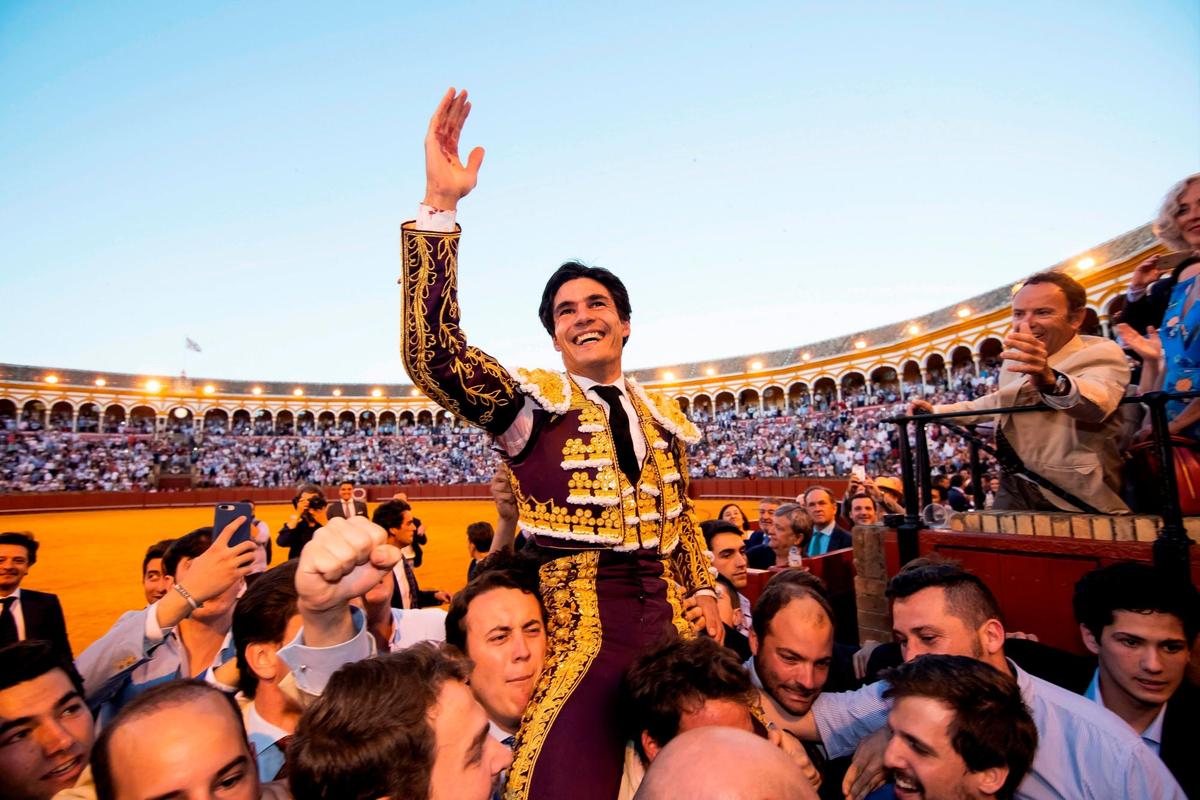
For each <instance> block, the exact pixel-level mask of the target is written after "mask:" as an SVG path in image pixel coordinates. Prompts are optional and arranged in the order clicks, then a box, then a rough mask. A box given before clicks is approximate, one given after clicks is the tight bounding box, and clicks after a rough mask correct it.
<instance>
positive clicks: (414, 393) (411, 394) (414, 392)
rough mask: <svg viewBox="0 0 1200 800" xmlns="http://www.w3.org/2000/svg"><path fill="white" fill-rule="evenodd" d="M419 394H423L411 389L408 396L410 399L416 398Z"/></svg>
mask: <svg viewBox="0 0 1200 800" xmlns="http://www.w3.org/2000/svg"><path fill="white" fill-rule="evenodd" d="M419 394H421V393H420V392H419V391H417V390H416V389H410V390H409V391H408V396H409V397H416V396H417V395H419Z"/></svg>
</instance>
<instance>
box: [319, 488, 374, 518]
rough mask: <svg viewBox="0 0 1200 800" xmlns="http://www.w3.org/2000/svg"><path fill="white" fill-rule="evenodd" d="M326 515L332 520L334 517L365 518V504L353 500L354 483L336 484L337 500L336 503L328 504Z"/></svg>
mask: <svg viewBox="0 0 1200 800" xmlns="http://www.w3.org/2000/svg"><path fill="white" fill-rule="evenodd" d="M326 515H327V516H328V517H329V518H330V519H332V518H334V517H345V518H346V519H350V518H351V517H365V516H367V504H366V502H364V501H362V500H356V499H355V498H354V482H353V481H348V480H347V481H342V482H341V483H339V484H338V499H337V501H336V502H333V503H330V504H329V508H328V509H326Z"/></svg>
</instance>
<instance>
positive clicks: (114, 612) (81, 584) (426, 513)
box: [0, 500, 757, 653]
mask: <svg viewBox="0 0 1200 800" xmlns="http://www.w3.org/2000/svg"><path fill="white" fill-rule="evenodd" d="M724 503H725V501H721V500H701V501H699V502H698V503H697V509H696V511H697V517H698V518H699V519H708V518H710V517H713V516H715V515H716V513H717V511H718V510H719V509H720V507H721V506H722V505H724ZM740 505H741V507H742V510H743V511H745V512H746V513H748V514H750V515H755V514H756V510H755V509H756V508H757V506H756V501H754V500H748V501H742V502H740ZM373 509H374V506H372V510H373ZM414 511H415V512H416V514H417V516H418V517H420V518H421V520H422V521H423V522H424V523H425V526H426V533H427V534H428V536H429V544H428V545H426V546H425V560H424V563H423V564H422V566H421V569H420V570H418V571H417V578H418V580H420V582H421V588H422V589H444V590H446V591H448V592H455V591H457V590H458V589H461V588H462V586H463V584H464V583H465V582H466V574H467V558H468V556H467V545H466V528H467V525H469V524H470V523H472V522H475V521H477V520H488V521H491V522H493V523H494V522H495V516H496V511H495V508H494V507H493V506H492V504H491V503H490V502H484V501H443V502H422V503H419V504H418V505H417V506H416V507H415V508H414ZM257 513H258V516H259V518H260V519H263V520H265V521H266V522H267V524H268V525H270V526H271V530H272V531H277V530H278V529H279V527H280V526H281V525H282V524H283V521H284V520H285V519H286V518H287V517H288V515H289V514H290V513H291V506H290V505H265V506H259V507H258V510H257ZM211 524H212V510H211V509H209V508H170V509H145V510H134V511H73V512H65V513H58V514H13V515H6V516H3V517H0V530H8V531H32V532H33V534H34V535H35V536H36V537H37V539H38V541H40V542H41V543H42V546H41V548H40V550H39V552H38V562H37V564H35V565H34V566H33V568H32V569H31V570H30V571H29V576H28V577H27V578H26V579H25V581H24V584H23V585H24V586H26V587H28V588H30V589H39V590H41V591H46V592H54V593H55V594H57V595H58V596H59V598H60V599H61V600H62V604H63V612H64V613H65V614H66V617H67V630H68V631H69V632H70V636H71V646H72V647H73V648H74V650H75V652H76V653H79V652H81V651H82V650H83V649H84V648H85V647H87V646H88V645H89V644H91V642H93V641H94V640H95V639H96V638H97V637H99V636H100V635H101V634H103V633H104V632H105V631H106V630H108V628H109V626H110V625H112V623H113V621H114V620H116V618H117V617H119V616H120V615H121V613H122V612H124V611H127V610H129V609H136V608H141V607H142V606H144V605H145V598H144V597H143V595H142V582H141V572H140V570H141V563H142V556H143V554H144V553H145V551H146V548H147V547H148V546H149V545H151V544H153V543H154V542H156V541H158V540H159V539H165V538H168V537H174V536H180V535H182V534H184V533H187V532H188V531H190V530H193V529H195V528H199V527H203V526H205V525H211ZM280 561H281V554H280V549H279V548H275V562H274V563H279V562H280Z"/></svg>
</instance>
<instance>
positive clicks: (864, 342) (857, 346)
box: [854, 339, 867, 350]
mask: <svg viewBox="0 0 1200 800" xmlns="http://www.w3.org/2000/svg"><path fill="white" fill-rule="evenodd" d="M866 346H867V340H866V339H859V340H858V341H857V342H855V343H854V349H856V350H862V349H863V348H864V347H866Z"/></svg>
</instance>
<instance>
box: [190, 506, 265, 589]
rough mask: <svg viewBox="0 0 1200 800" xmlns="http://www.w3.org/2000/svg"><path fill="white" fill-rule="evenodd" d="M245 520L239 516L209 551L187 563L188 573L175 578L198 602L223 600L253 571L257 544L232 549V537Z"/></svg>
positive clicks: (247, 542)
mask: <svg viewBox="0 0 1200 800" xmlns="http://www.w3.org/2000/svg"><path fill="white" fill-rule="evenodd" d="M245 521H246V518H245V517H238V518H237V519H235V520H233V521H232V522H230V523H229V524H228V525H226V526H225V527H224V528H223V529H222V530H221V532H220V533H219V534H217V536H216V538H215V539H213V543H212V544H211V545H209V547H208V549H207V550H205V551H204V552H203V553H201V554H200V555H198V556H196V557H195V558H194V559H192V560H191V561H190V562H189V563H188V565H187V568H186V572H184V574H183V575H181V576H176V580H177V582H178V583H179V584H180V585H181V586H183V588H185V589H187V591H188V593H189V594H191V596H192V597H193V598H194V599H195V600H196V602H198V603H204V602H207V601H209V600H212V599H213V598H215V597H220V596H221V595H223V594H225V592H227V591H229V589H230V588H232V587H233V585H234V584H235V583H237V582H238V581H240V580H241V579H242V578H245V577H246V575H247V574H248V573H249V572H250V567H251V566H253V565H254V552H255V550H256V549H257V548H258V545H256V544H255V543H254V542H253V541H249V540H248V541H245V542H241V543H239V544H237V545H235V546H233V547H230V546H229V539H230V537H232V536H233V534H234V531H236V530H237V529H238V527H239V526H241V524H242V523H243V522H245ZM180 571H181V572H183V570H180Z"/></svg>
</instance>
